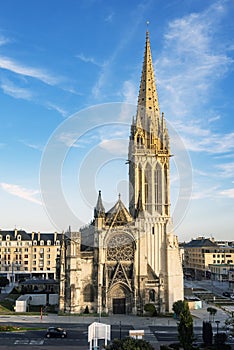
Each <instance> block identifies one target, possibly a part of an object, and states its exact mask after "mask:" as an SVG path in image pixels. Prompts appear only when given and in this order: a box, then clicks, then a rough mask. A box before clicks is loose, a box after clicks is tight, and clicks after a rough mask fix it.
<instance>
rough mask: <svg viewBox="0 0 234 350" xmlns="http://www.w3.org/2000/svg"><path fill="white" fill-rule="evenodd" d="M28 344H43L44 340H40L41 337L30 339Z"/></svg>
mask: <svg viewBox="0 0 234 350" xmlns="http://www.w3.org/2000/svg"><path fill="white" fill-rule="evenodd" d="M30 344H31V345H43V344H44V340H43V339H42V340H41V339H40V340H39V339H36V340H35V339H34V340H33V339H32V340H30Z"/></svg>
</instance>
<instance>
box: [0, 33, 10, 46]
mask: <svg viewBox="0 0 234 350" xmlns="http://www.w3.org/2000/svg"><path fill="white" fill-rule="evenodd" d="M9 42H10V39H8V38H6V37H4V36H3V35H0V46H3V45H6V44H7V43H9Z"/></svg>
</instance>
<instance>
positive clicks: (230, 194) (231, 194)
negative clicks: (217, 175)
mask: <svg viewBox="0 0 234 350" xmlns="http://www.w3.org/2000/svg"><path fill="white" fill-rule="evenodd" d="M219 193H220V195H221V196H223V197H227V198H233V199H234V188H229V189H227V190H223V191H220V192H219Z"/></svg>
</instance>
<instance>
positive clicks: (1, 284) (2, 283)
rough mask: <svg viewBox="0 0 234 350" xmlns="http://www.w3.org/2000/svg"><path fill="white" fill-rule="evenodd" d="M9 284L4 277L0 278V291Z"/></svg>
mask: <svg viewBox="0 0 234 350" xmlns="http://www.w3.org/2000/svg"><path fill="white" fill-rule="evenodd" d="M9 283H10V282H9V280H8V278H7V277H6V276H1V277H0V291H1V289H2V288H5V287H6V286H8V284H9Z"/></svg>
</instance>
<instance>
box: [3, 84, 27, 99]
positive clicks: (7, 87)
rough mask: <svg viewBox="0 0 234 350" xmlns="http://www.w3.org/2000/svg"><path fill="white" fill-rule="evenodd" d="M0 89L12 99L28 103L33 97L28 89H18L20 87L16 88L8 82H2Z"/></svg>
mask: <svg viewBox="0 0 234 350" xmlns="http://www.w3.org/2000/svg"><path fill="white" fill-rule="evenodd" d="M0 87H1V89H2V90H3V92H4V93H5V94H7V95H9V96H12V97H14V98H20V99H23V100H29V101H30V100H31V99H32V96H33V95H32V93H31V91H29V90H28V89H25V88H20V87H18V86H16V85H15V84H13V83H12V82H10V81H9V80H5V81H4V82H2V84H1V85H0Z"/></svg>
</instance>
